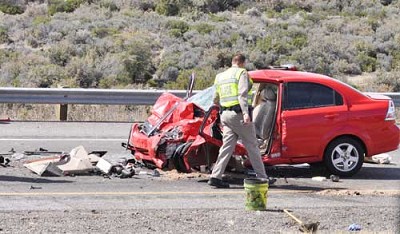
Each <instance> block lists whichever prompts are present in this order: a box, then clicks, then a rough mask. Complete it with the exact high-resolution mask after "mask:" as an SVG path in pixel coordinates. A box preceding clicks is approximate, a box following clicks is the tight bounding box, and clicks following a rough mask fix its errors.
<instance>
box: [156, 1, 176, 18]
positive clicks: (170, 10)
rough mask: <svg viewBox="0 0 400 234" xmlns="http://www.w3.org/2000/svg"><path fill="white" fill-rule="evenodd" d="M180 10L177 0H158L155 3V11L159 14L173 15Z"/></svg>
mask: <svg viewBox="0 0 400 234" xmlns="http://www.w3.org/2000/svg"><path fill="white" fill-rule="evenodd" d="M179 11H180V8H179V4H178V0H160V2H159V3H158V4H157V5H156V12H157V13H158V14H160V15H166V16H174V15H178V14H179Z"/></svg>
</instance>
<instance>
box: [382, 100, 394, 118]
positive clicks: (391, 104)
mask: <svg viewBox="0 0 400 234" xmlns="http://www.w3.org/2000/svg"><path fill="white" fill-rule="evenodd" d="M395 119H396V113H395V108H394V102H393V100H389V108H388V111H387V113H386V118H385V120H395Z"/></svg>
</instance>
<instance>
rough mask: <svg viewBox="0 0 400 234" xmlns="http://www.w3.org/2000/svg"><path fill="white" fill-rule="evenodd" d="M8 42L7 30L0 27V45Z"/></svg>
mask: <svg viewBox="0 0 400 234" xmlns="http://www.w3.org/2000/svg"><path fill="white" fill-rule="evenodd" d="M8 40H9V38H8V31H7V29H6V28H3V27H0V44H3V43H7V42H8Z"/></svg>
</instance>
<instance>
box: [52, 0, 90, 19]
mask: <svg viewBox="0 0 400 234" xmlns="http://www.w3.org/2000/svg"><path fill="white" fill-rule="evenodd" d="M87 1H88V0H49V8H48V11H49V14H50V15H54V14H55V13H57V12H73V11H74V10H75V9H76V8H78V7H79V6H80V5H81V4H82V3H85V2H87Z"/></svg>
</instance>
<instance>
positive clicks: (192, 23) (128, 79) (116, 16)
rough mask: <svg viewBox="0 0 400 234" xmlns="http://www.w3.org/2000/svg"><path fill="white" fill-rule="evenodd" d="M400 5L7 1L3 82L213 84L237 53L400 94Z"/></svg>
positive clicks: (0, 29) (0, 27) (2, 13)
mask: <svg viewBox="0 0 400 234" xmlns="http://www.w3.org/2000/svg"><path fill="white" fill-rule="evenodd" d="M399 15H400V1H399V0H393V1H391V0H380V1H379V0H360V1H348V0H330V1H317V0H302V1H294V0H265V1H261V0H258V1H250V0H247V1H238V0H225V1H217V0H150V1H139V0H65V1H64V0H37V1H35V0H19V1H18V0H17V1H16V0H1V1H0V86H9V87H58V86H67V87H84V88H86V87H90V88H132V87H144V88H146V87H159V88H183V87H184V86H185V84H186V81H187V77H188V76H189V74H190V73H191V72H192V71H195V72H196V74H197V77H199V78H201V79H199V80H198V82H197V84H196V87H195V89H202V88H204V87H207V86H209V85H210V84H211V83H212V81H213V79H214V76H215V74H216V73H217V72H219V71H221V70H222V69H224V68H225V67H226V66H229V64H230V58H231V56H232V54H233V53H235V52H237V51H241V52H243V53H245V54H246V55H247V57H248V60H249V62H250V63H248V67H247V68H248V69H250V70H251V69H259V68H263V67H266V66H268V65H279V64H287V63H291V64H295V65H296V66H298V67H299V69H301V70H306V71H311V72H317V73H322V74H326V75H329V76H333V77H335V78H338V79H341V80H344V81H345V82H348V83H350V84H353V85H354V84H356V82H353V81H352V79H353V77H356V76H361V77H368V82H360V81H359V80H360V79H354V81H357V83H358V84H361V83H362V86H360V85H359V86H358V87H359V88H360V89H363V90H367V91H390V92H398V91H400V27H399V25H398V22H399V20H398V16H399Z"/></svg>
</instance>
